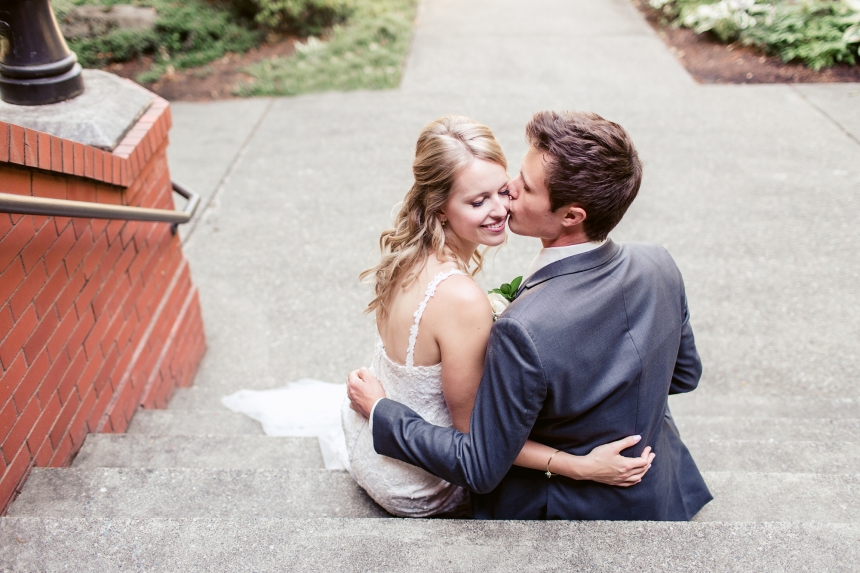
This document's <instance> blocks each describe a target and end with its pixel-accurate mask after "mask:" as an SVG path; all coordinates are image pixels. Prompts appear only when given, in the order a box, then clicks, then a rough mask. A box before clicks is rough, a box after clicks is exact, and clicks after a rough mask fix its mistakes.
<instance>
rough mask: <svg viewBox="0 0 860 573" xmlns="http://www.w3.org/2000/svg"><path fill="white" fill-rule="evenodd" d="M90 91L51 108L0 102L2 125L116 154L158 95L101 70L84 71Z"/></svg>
mask: <svg viewBox="0 0 860 573" xmlns="http://www.w3.org/2000/svg"><path fill="white" fill-rule="evenodd" d="M83 75H84V81H85V82H86V86H87V88H86V90H85V91H84V93H82V94H81V95H79V96H78V97H76V98H73V99H70V100H68V101H63V102H59V103H53V104H49V105H14V104H11V103H6V102H3V101H0V121H5V122H7V123H14V124H15V125H20V126H21V127H27V128H29V129H32V130H35V131H41V132H43V133H49V134H51V135H56V136H57V137H61V138H63V139H69V140H71V141H75V142H77V143H83V144H84V145H90V146H92V147H98V148H99V149H104V150H106V151H112V150H113V149H115V148H116V146H117V145H119V143H120V141H121V140H122V138H123V136H125V134H126V133H127V132H128V130H129V129H131V128H132V126H133V125H134V124H135V123H136V122H137V120H138V119H140V116H142V115H143V114H144V112H146V110H147V109H148V108H149V106H150V105H152V101H153V98H154V95H153V94H152V93H151V92H149V91H147V90H145V89H144V88H142V87H140V86H139V85H137V84H136V83H134V82H132V81H129V80H126V79H123V78H120V77H117V76H115V75H113V74H109V73H107V72H102V71H99V70H84V72H83Z"/></svg>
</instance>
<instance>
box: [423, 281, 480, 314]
mask: <svg viewBox="0 0 860 573" xmlns="http://www.w3.org/2000/svg"><path fill="white" fill-rule="evenodd" d="M434 296H435V298H436V299H437V301H438V302H439V304H437V305H436V308H437V309H439V310H443V311H444V312H457V313H459V314H465V315H467V316H468V315H471V314H473V313H481V314H487V313H489V314H488V316H492V311H490V310H488V309H489V308H490V301H489V299H488V298H487V295H486V293H485V292H484V290H483V289H482V288H481V287H480V286H478V283H476V282H475V281H474V280H472V278H471V277H468V276H466V275H461V274H454V275H451V276H450V277H449V278H448V279H447V280H444V281H442V282H441V283H439V286H438V287H436V294H435V295H434Z"/></svg>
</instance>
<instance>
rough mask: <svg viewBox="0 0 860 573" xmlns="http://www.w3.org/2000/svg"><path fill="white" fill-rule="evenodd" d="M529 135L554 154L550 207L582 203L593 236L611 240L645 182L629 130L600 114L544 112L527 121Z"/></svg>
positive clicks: (549, 171)
mask: <svg viewBox="0 0 860 573" xmlns="http://www.w3.org/2000/svg"><path fill="white" fill-rule="evenodd" d="M526 138H527V139H528V141H529V143H530V144H531V145H532V146H534V147H535V148H537V149H539V150H540V151H543V152H544V153H546V155H547V157H548V161H547V162H546V163H545V166H544V167H545V172H546V180H545V184H546V187H547V189H548V190H549V200H550V208H551V209H552V210H553V211H555V210H557V209H559V208H561V207H564V206H565V205H571V204H576V205H578V206H580V207H582V208H583V209H584V210H585V213H586V218H585V221H584V222H583V230H584V231H585V234H586V235H588V238H589V240H591V241H602V240H603V239H605V238H606V237H607V236H608V235H609V232H610V231H611V230H612V229H614V228H615V226H616V225H617V224H618V222H619V221H621V218H622V217H623V216H624V213H626V212H627V208H628V207H629V206H630V204H631V203H632V202H633V199H635V198H636V194H637V193H638V192H639V185H640V184H641V182H642V163H641V162H640V161H639V155H638V154H637V153H636V148H635V147H634V146H633V142H632V141H631V139H630V135H629V134H628V133H627V131H626V130H625V129H624V128H623V127H621V126H620V125H618V124H617V123H613V122H611V121H608V120H605V119H603V118H602V117H600V116H599V115H597V114H596V113H588V112H574V111H564V112H555V111H539V112H537V113H536V114H534V116H533V117H532V120H531V121H530V122H529V123H528V125H526Z"/></svg>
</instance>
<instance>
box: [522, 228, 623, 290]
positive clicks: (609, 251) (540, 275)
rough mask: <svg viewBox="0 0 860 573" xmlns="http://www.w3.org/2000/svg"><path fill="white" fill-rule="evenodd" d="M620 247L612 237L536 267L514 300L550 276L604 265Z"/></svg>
mask: <svg viewBox="0 0 860 573" xmlns="http://www.w3.org/2000/svg"><path fill="white" fill-rule="evenodd" d="M620 248H621V247H619V246H618V245H617V244H615V243H614V242H613V241H612V239H608V240H607V241H606V242H605V243H604V244H603V245H601V246H599V247H598V248H596V249H594V250H592V251H588V252H587V253H582V254H581V255H572V256H570V257H565V258H563V259H561V260H560V261H556V262H554V263H551V264H548V265H547V266H545V267H543V268H541V269H538V271H537V272H536V273H534V274H533V275H532V276H530V277H529V278H528V279H526V280H524V281H523V284H521V285H520V288H519V290H517V294H516V296H514V300H516V298H517V297H519V296H520V295H521V294H523V293H524V292H525V291H527V290H529V289H531V288H534V287H536V286H537V285H539V284H541V283H542V282H545V281H548V280H550V279H552V278H555V277H558V276H561V275H569V274H573V273H581V272H582V271H587V270H590V269H593V268H596V267H599V266H601V265H604V264H606V263H607V262H609V261H610V260H611V259H612V258H613V257H614V256H615V255H616V253H618V250H619V249H620Z"/></svg>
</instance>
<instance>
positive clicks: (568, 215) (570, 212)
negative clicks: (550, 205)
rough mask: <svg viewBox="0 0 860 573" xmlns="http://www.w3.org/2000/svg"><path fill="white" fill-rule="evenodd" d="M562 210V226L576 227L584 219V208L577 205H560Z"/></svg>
mask: <svg viewBox="0 0 860 573" xmlns="http://www.w3.org/2000/svg"><path fill="white" fill-rule="evenodd" d="M562 210H563V211H564V217H563V218H562V220H561V224H562V226H564V227H567V228H570V227H576V226H577V225H581V224H582V222H583V221H585V218H586V213H585V209H583V208H582V207H580V206H579V205H568V206H567V207H562Z"/></svg>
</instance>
